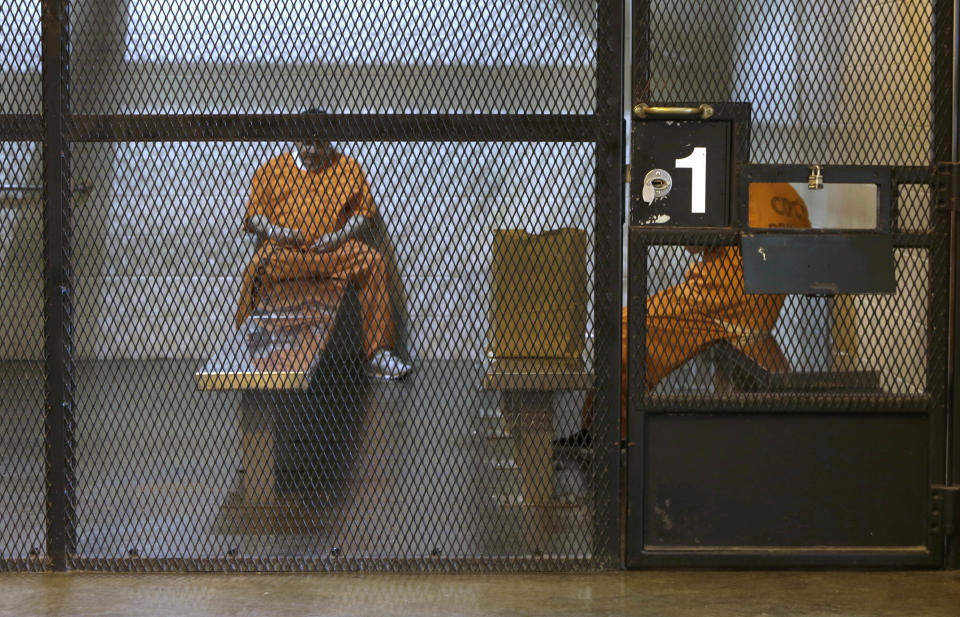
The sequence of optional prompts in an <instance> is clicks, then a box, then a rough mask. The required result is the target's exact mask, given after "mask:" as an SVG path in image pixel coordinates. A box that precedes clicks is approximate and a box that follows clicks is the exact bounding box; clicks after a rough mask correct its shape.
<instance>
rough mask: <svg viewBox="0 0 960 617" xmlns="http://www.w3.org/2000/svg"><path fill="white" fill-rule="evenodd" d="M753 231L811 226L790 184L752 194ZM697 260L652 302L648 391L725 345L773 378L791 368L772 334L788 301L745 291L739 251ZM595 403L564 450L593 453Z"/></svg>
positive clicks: (755, 188) (712, 251)
mask: <svg viewBox="0 0 960 617" xmlns="http://www.w3.org/2000/svg"><path fill="white" fill-rule="evenodd" d="M749 210H750V227H753V228H765V227H766V228H771V227H783V228H807V227H810V219H809V217H808V214H807V207H806V204H805V203H804V201H803V199H802V198H801V197H800V195H799V194H797V192H796V191H795V190H794V189H793V187H791V186H790V185H789V184H786V183H760V184H753V185H752V186H751V188H750V206H749ZM687 248H688V250H690V252H691V253H694V254H699V255H700V259H699V260H698V261H695V262H693V263H692V264H691V265H690V267H689V268H688V269H687V273H686V275H685V276H684V279H683V281H682V282H681V283H679V284H677V285H674V286H672V287H668V288H666V289H663V290H661V291H658V292H657V293H655V294H653V295H652V296H649V297H648V298H647V332H646V343H647V354H646V367H645V368H646V371H645V376H646V384H645V386H646V389H647V391H649V390H652V389H653V388H654V387H655V386H656V385H657V384H658V383H659V382H660V380H662V379H663V378H664V377H666V376H667V375H668V374H670V373H671V372H673V371H674V370H675V369H676V368H678V367H679V366H681V365H682V364H684V363H685V362H687V361H688V360H690V359H691V358H693V357H694V356H696V355H697V354H699V353H700V352H702V351H704V350H705V349H706V348H708V347H709V346H710V345H713V344H714V343H717V342H720V341H727V342H729V343H730V344H731V345H733V346H734V347H736V348H737V349H739V350H740V351H742V352H743V353H744V354H746V355H747V356H748V357H749V358H750V359H751V360H753V361H754V362H756V363H757V364H759V365H760V366H762V367H763V368H765V369H766V370H768V371H773V372H782V371H786V370H788V369H789V364H788V363H787V360H786V358H785V357H784V356H783V353H782V352H781V351H780V348H779V346H778V345H777V342H776V340H775V339H774V338H773V335H772V334H771V331H772V330H773V327H774V326H775V325H776V323H777V319H778V318H779V316H780V309H781V307H782V306H783V301H784V296H782V295H758V294H747V293H744V291H743V265H742V262H741V258H740V248H739V247H736V246H720V247H687ZM622 345H623V347H622V350H621V354H622V355H621V362H622V364H621V373H620V397H621V398H620V411H621V416H622V417H623V418H625V417H626V409H627V387H628V384H627V309H626V307H624V309H623V323H622ZM592 419H593V402H592V397H588V399H587V401H586V403H585V404H584V407H583V412H582V418H581V422H582V424H581V426H582V428H581V430H580V431H579V432H578V433H574V434H573V435H570V436H568V437H566V438H563V439H559V440H557V445H558V446H560V447H563V446H571V447H589V446H590V432H589V428H590V423H591V421H592Z"/></svg>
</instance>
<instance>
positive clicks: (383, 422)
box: [72, 142, 604, 568]
mask: <svg viewBox="0 0 960 617" xmlns="http://www.w3.org/2000/svg"><path fill="white" fill-rule="evenodd" d="M335 147H336V149H337V150H338V151H339V152H340V153H341V154H340V156H341V157H343V158H346V157H349V158H350V159H351V160H355V161H358V162H359V161H362V168H363V170H364V174H365V176H366V178H368V179H369V186H370V190H371V197H372V202H373V203H374V204H376V213H375V214H373V215H371V216H372V217H374V218H376V219H377V221H376V223H377V224H378V225H382V230H381V231H383V232H384V235H385V238H380V239H373V238H370V239H367V240H366V243H367V244H368V245H369V246H379V247H381V248H380V253H381V254H382V255H383V256H384V257H385V258H392V260H393V262H394V263H393V267H392V268H390V269H389V270H388V272H387V273H385V275H379V274H370V275H369V276H370V277H371V278H374V277H377V276H384V277H385V278H389V277H397V280H395V281H391V282H390V283H389V284H388V285H387V287H388V288H389V290H390V292H391V293H394V292H396V293H397V295H402V296H404V297H405V301H404V302H403V303H402V306H401V307H400V309H401V310H400V313H402V315H398V316H395V317H394V318H392V321H393V322H394V329H395V335H394V339H395V341H396V343H395V351H396V352H397V354H398V355H399V356H401V357H402V358H404V359H405V360H406V361H408V362H410V363H411V364H412V366H413V372H412V374H411V375H410V376H409V377H407V378H405V379H404V380H403V381H399V382H379V381H376V380H371V379H370V378H369V377H368V376H367V372H368V370H369V369H367V367H366V366H365V359H364V358H360V361H359V362H358V358H357V353H358V351H360V350H359V349H358V348H357V347H358V345H357V341H356V338H357V337H356V334H359V335H360V337H361V338H362V337H363V336H365V335H366V334H367V332H366V331H365V329H368V328H370V327H371V324H370V323H369V322H368V321H366V318H367V314H366V313H365V311H366V310H367V308H368V307H367V306H365V305H364V304H362V302H361V303H357V302H351V300H350V298H349V297H347V298H346V299H344V301H343V304H342V305H341V306H340V307H339V308H334V309H332V310H335V311H337V312H338V313H339V314H338V315H337V317H336V320H337V324H338V325H336V326H334V330H335V332H334V333H333V336H334V337H337V336H338V334H340V333H339V332H336V330H338V329H339V330H340V331H348V330H350V328H351V325H352V326H353V328H354V329H356V326H357V325H358V322H359V329H360V330H361V332H360V333H354V336H353V337H352V338H351V337H349V336H348V337H346V339H345V340H341V341H335V340H331V342H330V343H329V346H330V347H329V349H328V350H326V351H322V352H320V353H319V355H320V356H321V360H320V367H319V368H318V369H316V372H315V374H313V375H312V381H313V383H312V385H311V386H310V387H309V388H308V389H306V390H304V391H301V390H297V389H296V388H295V387H293V386H290V387H289V388H287V390H288V391H287V392H274V393H266V392H263V391H259V390H246V389H244V390H242V391H239V392H238V391H236V389H240V388H243V384H242V383H241V382H242V380H243V379H244V377H243V376H242V375H239V374H234V375H232V377H230V378H228V380H227V381H228V383H226V384H224V387H223V388H220V387H219V386H216V387H213V389H212V390H209V391H208V390H198V384H197V383H196V382H195V380H196V379H197V377H196V374H197V373H202V372H203V371H204V370H206V368H205V367H208V366H214V367H216V368H215V370H218V371H234V372H236V373H239V372H240V367H236V366H231V364H230V362H231V359H230V355H231V353H232V352H233V350H234V346H235V345H236V333H237V324H236V317H235V316H236V314H237V310H238V308H237V305H238V297H239V296H240V295H241V294H242V282H243V276H244V271H245V268H246V267H247V265H248V264H249V263H250V262H251V261H252V260H253V259H254V257H255V255H258V253H257V244H258V243H257V240H256V239H255V238H254V237H253V235H251V234H249V233H244V232H243V230H242V224H243V219H244V213H245V211H246V209H247V207H248V204H249V202H250V201H251V199H253V197H251V194H250V190H251V188H250V187H251V184H252V182H253V176H254V175H255V174H256V173H257V170H258V168H262V166H263V165H265V164H268V162H270V161H274V162H276V161H281V162H283V161H287V160H288V159H290V157H291V146H290V145H289V144H283V143H279V144H278V143H155V144H146V143H122V144H116V145H109V146H105V145H77V146H74V147H73V149H72V160H73V161H74V164H75V166H76V168H83V169H87V170H88V171H89V173H90V174H91V176H93V177H96V178H98V181H97V182H96V185H95V186H96V187H97V188H96V189H93V190H92V192H91V194H90V195H89V197H88V198H87V199H86V201H85V203H84V204H83V206H82V208H81V207H79V206H78V216H77V224H76V226H75V229H74V246H75V251H76V254H77V256H78V259H77V267H76V300H75V311H76V312H75V323H76V338H75V345H76V350H77V356H78V357H77V373H76V412H75V413H76V418H77V429H76V440H77V444H78V448H77V469H76V482H77V484H76V487H75V490H76V505H75V509H76V512H77V543H78V544H77V553H78V557H77V559H76V560H75V561H74V564H73V565H74V566H75V567H81V568H83V567H110V565H111V564H112V565H113V566H117V563H116V561H115V560H117V559H127V558H132V559H130V560H128V561H127V562H126V563H128V564H130V565H131V567H144V568H155V567H162V566H159V564H162V563H165V562H168V561H169V560H174V559H176V560H183V559H188V560H190V559H192V560H227V561H228V562H231V563H232V562H234V561H235V562H236V563H238V564H245V565H244V566H243V567H253V566H254V565H255V566H256V567H258V568H264V567H266V568H270V567H271V566H270V565H269V564H270V563H275V564H281V567H296V566H298V565H299V566H300V567H304V566H310V567H324V568H350V567H390V564H399V563H406V564H415V566H416V567H418V568H420V567H424V568H433V567H438V568H439V567H451V564H453V563H462V564H463V567H473V568H476V567H482V563H483V559H487V560H489V561H490V562H491V563H501V566H503V565H505V563H504V560H509V559H511V558H518V557H524V556H527V557H530V556H536V559H534V560H533V561H532V563H533V564H535V567H540V568H544V567H558V566H559V564H561V563H564V562H566V561H569V560H570V559H571V558H572V559H573V560H574V562H575V561H576V560H577V559H579V560H580V561H582V562H583V563H584V564H589V563H591V562H592V559H591V555H592V554H593V552H594V550H595V549H594V546H595V543H596V542H597V538H596V536H595V534H596V533H597V527H598V522H597V521H596V520H595V517H594V516H593V514H592V512H594V511H595V509H596V507H595V504H594V500H595V499H596V492H597V491H598V490H599V489H601V488H602V486H601V485H602V483H603V482H604V479H603V476H602V474H601V473H600V472H599V471H598V470H597V469H595V468H592V467H591V465H589V464H583V465H582V464H579V463H578V462H577V461H576V460H574V461H573V462H571V461H570V460H569V459H568V460H566V462H564V461H562V460H560V459H558V460H557V464H558V465H560V466H561V467H562V469H561V470H558V471H557V472H556V473H555V474H554V473H552V471H553V466H554V460H553V459H552V458H550V457H549V456H547V457H546V458H543V457H542V456H541V457H539V458H537V459H536V460H531V461H530V462H529V463H528V462H525V461H524V462H523V468H522V469H521V466H520V465H519V464H518V463H517V460H516V455H515V453H514V450H513V441H514V440H513V438H512V437H511V428H512V429H513V432H514V433H516V434H524V433H525V432H529V431H527V430H526V429H527V428H528V427H527V426H526V425H528V424H529V425H530V427H529V428H530V429H531V430H532V429H533V425H532V420H529V419H527V418H526V417H524V416H522V415H521V416H518V417H515V418H514V417H509V418H505V417H504V414H503V413H501V405H502V404H503V401H502V399H503V398H504V396H510V393H509V392H507V393H506V394H504V393H503V392H500V391H498V389H497V387H494V386H491V385H490V384H489V383H488V382H489V381H490V379H491V377H490V375H491V371H492V369H491V366H492V362H495V360H493V359H491V357H490V355H491V353H492V351H491V345H490V342H489V336H490V331H491V327H492V326H491V323H490V320H491V314H492V308H491V303H492V302H494V298H493V297H492V294H491V270H492V268H493V261H494V260H495V259H496V257H495V255H494V246H493V245H494V242H495V240H494V238H495V237H496V236H497V234H498V233H500V232H499V230H524V231H528V232H530V233H531V234H541V233H543V232H544V231H548V230H555V229H571V230H576V231H577V232H579V233H580V234H582V235H583V242H582V243H581V244H580V251H579V254H577V255H572V256H571V258H570V259H569V260H568V262H567V263H569V264H572V265H570V266H569V267H571V268H573V269H576V270H579V271H581V272H582V273H584V274H585V273H586V272H587V271H588V270H592V269H593V266H592V264H593V257H592V246H593V244H594V242H593V241H592V238H593V235H594V233H593V202H594V199H595V196H594V188H593V186H594V179H593V176H594V160H595V159H594V147H593V145H592V144H583V143H569V144H544V143H510V144H504V143H470V142H467V143H369V142H368V143H337V144H335ZM293 150H294V152H296V150H295V149H293ZM158 165H159V166H158ZM289 190H291V191H296V190H297V188H296V187H295V186H292V187H290V189H289ZM80 210H82V212H83V214H80V213H79V211H80ZM371 224H372V223H371ZM371 231H372V230H371ZM382 240H386V242H384V243H382V244H380V242H381V241H382ZM384 247H388V248H384ZM552 257H556V256H552ZM541 258H542V259H548V258H551V256H549V255H547V254H546V253H544V254H543V255H542V256H541ZM560 272H561V274H563V271H562V270H561V271H560ZM296 276H299V275H296ZM344 276H345V275H344ZM342 277H343V276H341V278H342ZM350 282H351V283H352V284H353V285H354V286H356V287H358V289H359V295H361V296H362V295H363V294H364V293H365V292H364V291H363V289H364V286H363V283H362V282H361V281H358V280H355V279H352V278H351V280H350ZM386 282H387V281H386V280H383V281H377V280H374V281H372V284H384V283H386ZM316 284H318V283H317V282H316V281H315V280H314V277H312V276H309V275H307V274H304V275H303V277H302V280H299V281H298V283H297V284H296V285H295V286H294V288H293V291H291V292H290V293H291V295H297V296H298V297H299V296H300V295H301V294H309V293H311V291H310V290H311V289H313V288H314V286H315V285H316ZM581 284H582V285H583V287H582V288H581V289H580V290H579V294H578V295H579V298H580V299H581V300H582V306H580V307H579V309H578V310H581V311H582V313H583V317H585V318H586V317H587V316H588V315H591V314H592V313H593V308H592V301H590V300H589V299H590V298H592V296H593V289H592V283H590V282H589V279H588V277H586V276H584V277H583V278H582V280H581ZM346 293H347V294H348V296H349V295H350V293H351V291H350V290H347V291H346ZM394 299H395V298H394ZM541 301H550V299H549V298H544V299H541ZM563 310H573V309H567V308H564V309H563ZM260 319H261V321H263V322H264V323H266V322H269V318H268V317H266V316H261V318H260ZM376 320H377V318H374V323H373V324H372V327H374V328H377V327H378V326H379V327H382V324H379V323H377V321H376ZM247 325H248V324H247V322H244V324H243V326H241V328H242V329H241V332H246V330H245V328H246V327H247ZM583 326H586V330H585V331H586V332H590V331H591V330H592V319H589V318H588V319H587V321H586V323H585V324H582V325H581V331H580V333H579V336H580V339H581V344H580V348H581V351H580V352H579V353H578V355H577V357H576V358H571V359H570V360H571V361H572V366H575V367H578V368H577V369H576V373H577V374H580V373H585V372H586V371H588V370H589V367H590V365H591V354H590V352H589V350H587V348H586V347H584V345H583V333H584V330H583V329H582V328H583ZM265 327H266V328H269V327H270V326H269V325H267V326H265ZM522 335H523V333H520V332H517V333H516V336H518V337H519V336H522ZM273 336H274V337H275V338H276V337H279V336H280V334H279V333H274V335H273ZM508 336H513V334H512V333H511V334H509V335H508ZM338 345H339V346H338ZM534 353H536V350H534ZM211 370H214V369H211ZM261 374H262V373H261ZM528 378H529V380H530V381H531V383H530V384H529V385H528V386H527V388H526V389H529V390H530V391H535V394H533V395H531V396H533V397H534V398H538V399H542V401H543V403H544V404H545V405H547V406H550V404H551V400H552V410H553V411H552V412H551V415H553V416H555V419H550V418H547V420H548V421H549V422H550V423H551V425H550V426H549V427H547V428H546V429H544V427H537V428H538V429H539V430H544V431H546V432H548V433H549V439H552V438H553V436H554V433H555V430H554V428H553V423H556V424H557V429H558V430H559V432H560V433H561V434H565V433H567V432H571V431H572V430H574V429H575V428H576V427H577V426H578V421H579V410H580V407H581V406H582V405H583V403H584V393H583V392H582V390H584V389H585V387H584V386H581V391H579V392H577V391H574V390H571V389H569V388H567V389H564V388H560V387H558V388H557V392H556V393H555V394H554V393H552V392H550V391H549V389H548V388H549V386H544V384H543V383H542V382H544V381H545V380H549V379H551V378H554V379H555V378H556V372H554V374H551V373H547V372H542V374H540V375H536V374H531V375H530V376H529V377H528ZM231 379H233V382H232V383H230V380H231ZM542 386H543V387H542ZM526 389H525V390H524V391H526ZM510 423H513V424H510ZM549 439H548V440H547V444H546V445H547V446H549ZM525 453H526V451H522V452H521V451H520V450H518V451H517V454H518V455H521V454H522V455H525ZM271 462H272V463H271ZM525 474H526V475H527V476H529V478H528V479H532V480H531V481H534V482H540V483H550V484H551V486H549V487H548V486H546V485H543V484H540V485H537V486H536V487H535V488H536V490H535V491H533V492H528V496H527V502H526V503H525V502H524V492H523V490H522V484H523V481H524V475H525ZM551 476H552V477H551ZM543 491H546V494H547V497H549V500H550V503H546V502H544V503H535V504H531V503H529V499H531V498H532V496H533V495H534V493H536V494H537V495H540V493H542V492H543ZM111 560H114V561H113V562H111ZM231 560H233V561H231ZM192 563H193V564H194V565H196V564H197V563H200V562H199V561H193V562H192ZM431 564H432V565H431ZM274 567H276V566H274ZM407 567H412V566H411V565H408V566H407ZM566 567H570V566H566Z"/></svg>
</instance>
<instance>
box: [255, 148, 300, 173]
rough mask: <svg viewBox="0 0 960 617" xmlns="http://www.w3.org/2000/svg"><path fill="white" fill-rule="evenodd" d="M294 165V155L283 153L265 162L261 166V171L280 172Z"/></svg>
mask: <svg viewBox="0 0 960 617" xmlns="http://www.w3.org/2000/svg"><path fill="white" fill-rule="evenodd" d="M293 164H294V162H293V154H291V153H290V152H282V153H280V154H276V155H274V156H271V157H270V158H268V159H267V160H266V161H264V162H263V164H261V165H260V169H262V170H270V171H273V170H280V169H283V168H285V167H289V166H290V165H293Z"/></svg>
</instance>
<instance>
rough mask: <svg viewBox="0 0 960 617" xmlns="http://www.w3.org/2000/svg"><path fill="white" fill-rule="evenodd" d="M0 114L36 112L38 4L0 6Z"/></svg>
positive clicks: (14, 1) (21, 0)
mask: <svg viewBox="0 0 960 617" xmlns="http://www.w3.org/2000/svg"><path fill="white" fill-rule="evenodd" d="M0 44H2V45H0V114H38V113H40V3H39V2H35V1H31V0H9V1H8V2H4V3H3V6H0Z"/></svg>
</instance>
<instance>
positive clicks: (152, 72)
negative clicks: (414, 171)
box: [74, 0, 597, 114]
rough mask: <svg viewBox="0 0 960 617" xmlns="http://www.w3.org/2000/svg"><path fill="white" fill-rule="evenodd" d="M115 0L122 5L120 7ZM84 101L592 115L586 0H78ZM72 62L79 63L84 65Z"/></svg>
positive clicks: (593, 21)
mask: <svg viewBox="0 0 960 617" xmlns="http://www.w3.org/2000/svg"><path fill="white" fill-rule="evenodd" d="M124 5H126V8H125V9H124V8H123V7H124ZM74 30H75V31H76V32H82V33H84V34H90V35H95V36H93V37H91V38H89V39H88V40H89V41H90V43H91V44H89V45H88V46H86V47H85V46H84V45H83V44H82V43H80V44H78V46H77V52H75V54H74V61H75V63H76V67H77V68H76V70H77V71H78V72H79V73H80V74H82V73H84V71H85V70H87V71H92V72H93V73H95V74H96V75H97V76H98V78H100V79H102V78H104V77H108V76H109V79H110V80H112V81H114V82H115V83H122V84H123V88H122V89H120V90H119V91H118V92H116V93H115V94H113V95H108V98H107V99H105V98H104V96H103V95H102V94H101V92H100V88H99V86H98V82H97V80H92V81H88V80H83V79H80V80H77V81H75V85H76V88H75V92H74V104H75V107H76V109H78V110H82V111H84V112H87V113H118V112H123V113H145V114H153V113H283V112H289V111H299V110H301V109H303V108H306V107H316V106H319V107H322V108H325V109H327V110H328V111H330V112H337V113H430V114H432V113H529V114H546V113H551V114H558V113H563V114H572V113H590V112H592V111H593V110H594V108H595V91H596V37H597V34H596V33H597V18H596V6H595V3H593V2H585V1H583V0H562V1H558V2H549V3H528V2H521V1H520V0H511V1H508V2H500V3H489V4H469V5H467V4H451V3H441V2H424V3H412V2H404V3H396V2H386V1H383V0H377V1H374V2H363V3H357V2H346V1H344V0H338V1H337V2H325V1H324V2H320V1H310V2H290V1H284V2H268V1H266V0H257V1H256V2H252V3H246V4H245V5H243V6H242V7H241V6H240V5H224V4H215V3H182V2H173V1H170V0H131V1H130V2H126V3H124V2H119V1H118V0H91V1H88V2H78V3H76V8H75V11H74ZM84 66H87V67H89V68H88V69H85V68H84Z"/></svg>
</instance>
